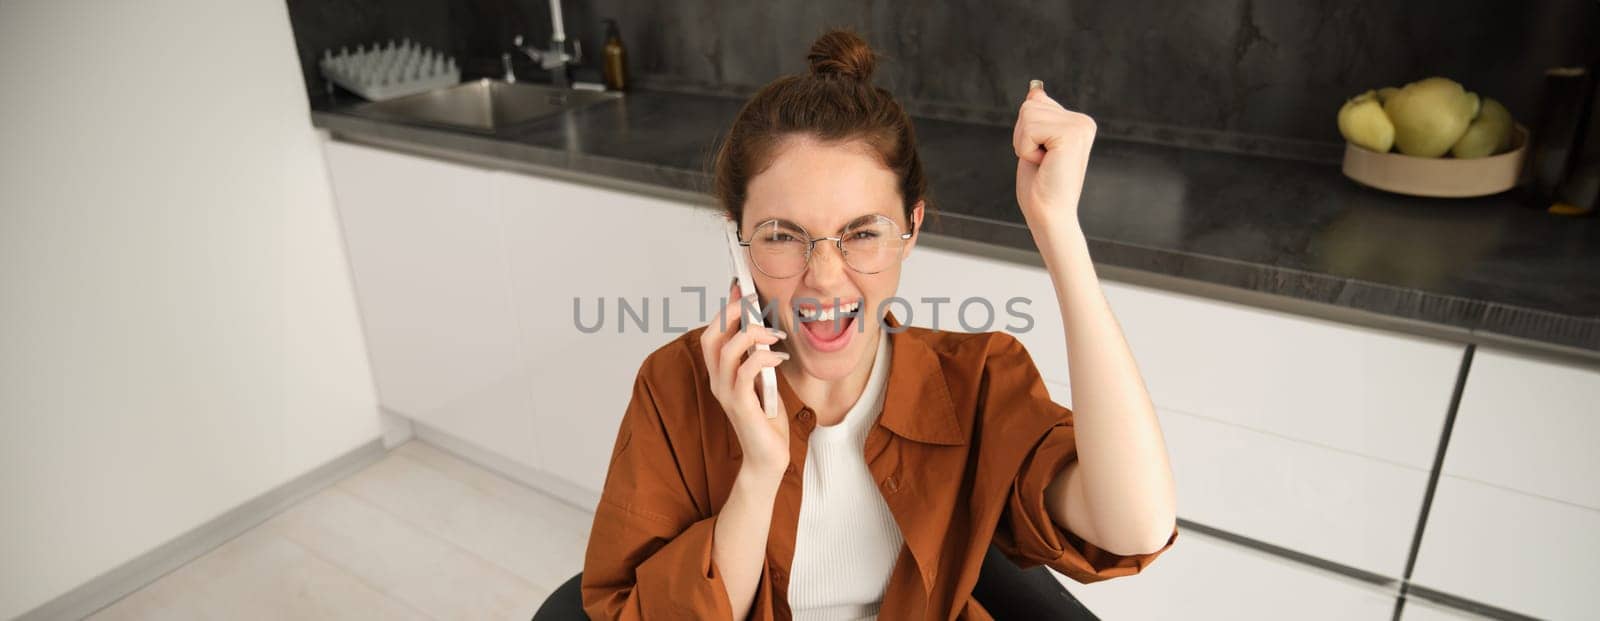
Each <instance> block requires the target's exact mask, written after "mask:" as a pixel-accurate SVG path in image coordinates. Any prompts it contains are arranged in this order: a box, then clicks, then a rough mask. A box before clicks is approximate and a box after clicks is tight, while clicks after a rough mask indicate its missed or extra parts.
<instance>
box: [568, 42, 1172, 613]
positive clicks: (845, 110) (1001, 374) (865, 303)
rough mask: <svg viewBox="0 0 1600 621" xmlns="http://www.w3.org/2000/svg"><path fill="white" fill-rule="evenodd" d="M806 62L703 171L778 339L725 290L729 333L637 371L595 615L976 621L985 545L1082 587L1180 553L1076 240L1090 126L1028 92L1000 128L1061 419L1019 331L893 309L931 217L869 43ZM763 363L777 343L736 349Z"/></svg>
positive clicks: (592, 562) (1141, 401)
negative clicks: (1066, 386)
mask: <svg viewBox="0 0 1600 621" xmlns="http://www.w3.org/2000/svg"><path fill="white" fill-rule="evenodd" d="M808 57H809V59H810V67H811V68H810V72H809V74H808V75H805V76H786V77H784V78H781V79H779V80H776V81H774V82H773V83H771V84H769V85H767V86H766V87H765V88H763V89H762V90H761V91H760V92H758V93H756V94H755V95H754V96H753V97H752V98H751V99H750V101H749V102H747V103H746V105H745V106H744V108H743V109H742V110H741V111H740V113H739V115H738V117H737V118H736V119H735V121H734V124H733V127H732V129H731V131H730V132H729V134H728V136H727V138H726V139H725V140H724V142H723V144H722V146H721V150H720V151H719V153H718V154H717V160H716V165H715V183H716V185H715V190H714V192H715V194H716V196H717V198H718V199H719V201H720V203H721V204H722V205H723V207H724V208H725V209H726V210H727V213H728V217H729V218H731V219H732V220H733V221H734V222H737V223H738V225H739V231H740V238H741V239H742V240H744V242H745V243H746V244H748V246H747V248H748V252H749V257H750V259H751V263H752V266H753V267H754V268H755V269H754V270H753V276H754V280H755V284H756V289H757V291H758V292H759V294H760V303H761V307H762V308H764V309H765V308H769V307H771V308H776V309H779V310H778V311H777V312H775V313H773V315H772V318H771V321H776V322H777V324H778V327H777V328H776V329H768V328H763V327H760V326H751V327H750V328H749V329H741V328H740V327H739V322H738V316H739V304H740V302H739V301H738V300H739V296H740V293H741V292H739V291H738V289H737V287H736V286H735V287H732V291H731V293H732V295H730V297H729V299H731V300H734V302H732V303H730V304H729V306H728V307H727V308H726V309H724V312H722V313H721V314H720V315H719V318H718V320H717V321H714V322H713V323H712V324H710V325H708V326H705V327H702V328H699V329H696V330H693V331H690V332H688V333H686V334H684V335H682V336H681V337H679V338H677V339H675V340H674V341H672V342H671V343H668V344H667V345H665V346H664V347H662V348H661V349H659V350H657V351H656V352H655V353H653V354H652V355H650V356H649V357H648V358H647V359H646V360H645V362H644V364H643V365H642V366H641V367H640V369H639V374H638V378H637V380H636V382H635V384H634V389H633V397H632V402H631V403H630V405H629V407H628V410H627V412H626V413H625V415H624V417H623V421H622V425H621V429H620V430H619V432H618V435H617V442H616V445H615V448H614V450H613V453H612V457H611V466H610V472H609V473H608V475H607V477H606V482H605V487H604V490H603V492H602V494H601V501H600V504H599V507H598V508H597V510H596V513H595V519H594V528H593V530H592V533H591V535H590V540H589V548H588V552H587V555H586V559H585V566H584V573H583V580H582V594H583V601H584V607H585V609H586V611H587V612H588V613H589V615H590V616H591V617H593V618H597V619H600V618H604V619H611V618H641V617H642V618H651V619H655V618H696V619H712V618H735V619H741V618H752V619H773V618H789V617H797V618H814V619H859V618H874V617H876V616H878V615H882V616H883V617H884V618H889V619H909V618H917V619H921V618H934V617H937V618H951V617H957V618H969V619H985V618H989V614H988V613H987V611H985V610H984V609H983V608H982V606H980V605H979V604H978V603H977V602H976V601H974V600H973V598H972V597H971V593H972V587H973V585H974V583H975V582H976V580H977V575H978V570H979V567H980V566H981V563H982V560H983V557H984V553H985V552H986V551H987V550H988V548H989V546H990V544H991V543H994V544H996V546H997V547H998V548H999V549H1000V550H1001V551H1003V552H1004V553H1005V554H1006V555H1007V556H1008V557H1010V558H1011V559H1013V560H1015V561H1016V562H1017V563H1018V564H1019V565H1021V566H1023V567H1028V566H1033V565H1038V564H1045V565H1049V566H1050V567H1052V568H1054V569H1056V570H1058V571H1060V572H1063V573H1065V574H1066V575H1068V576H1070V577H1072V578H1073V579H1075V580H1078V581H1080V582H1091V581H1095V580H1102V579H1106V578H1112V577H1117V576H1126V575H1131V574H1134V573H1138V572H1139V571H1140V570H1141V569H1143V568H1144V567H1145V566H1146V565H1148V564H1149V563H1150V562H1151V561H1152V560H1153V559H1154V558H1155V557H1156V556H1157V555H1159V554H1160V553H1162V552H1163V551H1165V550H1166V549H1168V548H1169V547H1170V546H1171V545H1172V543H1173V541H1174V539H1175V538H1176V536H1177V529H1176V526H1175V523H1176V521H1175V517H1174V515H1175V514H1174V508H1173V505H1174V492H1173V484H1172V475H1171V472H1170V469H1169V467H1168V463H1167V456H1166V449H1165V446H1164V444H1163V442H1162V438H1161V432H1160V428H1159V426H1158V424H1157V419H1156V416H1155V412H1154V408H1153V406H1152V404H1151V402H1150V398H1149V396H1148V394H1147V393H1146V391H1145V388H1144V386H1143V382H1142V380H1141V379H1140V377H1139V373H1138V369H1137V367H1136V366H1135V363H1134V360H1133V356H1132V355H1131V353H1130V352H1129V350H1128V346H1127V344H1126V342H1125V341H1124V339H1123V337H1122V334H1121V330H1120V328H1119V327H1118V326H1117V323H1116V320H1115V318H1114V317H1113V316H1112V314H1111V311H1110V308H1109V307H1108V306H1107V304H1106V301H1105V298H1104V295H1103V294H1102V292H1101V291H1100V288H1099V283H1098V280H1097V279H1096V276H1095V273H1094V268H1093V265H1092V264H1091V263H1090V260H1089V254H1088V248H1087V244H1086V242H1085V239H1084V236H1083V232H1082V230H1081V229H1080V228H1079V225H1078V218H1077V202H1078V197H1079V194H1080V192H1081V189H1082V185H1083V177H1084V171H1085V169H1086V167H1087V164H1088V157H1089V148H1090V145H1091V143H1092V142H1093V140H1094V134H1095V125H1094V122H1093V121H1092V120H1091V119H1089V117H1087V116H1084V115H1082V114H1078V113H1075V112H1070V111H1067V110H1066V109H1064V108H1062V107H1061V106H1060V105H1059V104H1057V103H1056V102H1055V101H1054V100H1052V99H1051V98H1050V97H1049V96H1048V95H1046V94H1045V92H1044V89H1043V86H1042V84H1038V83H1037V82H1035V83H1034V85H1033V86H1031V87H1030V91H1029V93H1028V95H1027V98H1026V100H1025V101H1024V102H1023V103H1022V106H1021V109H1020V113H1019V116H1018V120H1017V125H1016V128H1015V131H1014V132H1013V135H1012V143H1013V147H1014V148H1015V151H1016V154H1017V157H1018V162H1017V202H1018V203H1019V204H1020V205H1021V208H1022V213H1023V216H1024V217H1025V219H1026V221H1027V223H1028V227H1029V229H1030V230H1031V231H1032V232H1033V237H1034V241H1035V242H1036V243H1037V245H1038V247H1039V249H1040V252H1041V253H1042V254H1043V256H1044V259H1045V264H1046V266H1047V268H1048V270H1049V273H1050V277H1051V279H1052V280H1053V282H1054V284H1055V291H1056V296H1057V298H1058V301H1059V303H1060V308H1061V317H1062V321H1063V322H1064V324H1065V328H1066V334H1067V337H1068V339H1067V340H1068V343H1067V348H1068V349H1067V351H1068V357H1069V360H1070V365H1069V366H1070V373H1071V380H1072V386H1073V387H1074V393H1073V398H1074V405H1075V408H1076V412H1074V411H1071V410H1068V409H1067V408H1064V407H1062V406H1060V405H1057V404H1055V403H1053V402H1051V401H1050V398H1049V395H1048V394H1047V393H1046V391H1045V386H1044V383H1043V382H1042V380H1041V379H1040V375H1039V373H1038V371H1037V369H1036V368H1035V367H1034V364H1033V361H1032V359H1031V358H1030V357H1029V356H1028V354H1027V352H1026V351H1025V350H1024V349H1023V348H1022V346H1021V344H1020V343H1019V342H1018V341H1017V340H1016V339H1015V338H1014V337H1011V336H1010V335H1007V334H1004V333H1000V332H990V333H981V334H962V333H949V332H936V331H930V330H925V329H920V328H908V327H906V326H903V325H901V324H900V323H899V322H898V321H897V320H896V319H895V317H894V316H893V314H892V313H887V312H884V308H885V307H884V304H883V302H884V301H885V300H887V299H889V298H891V297H892V296H893V295H894V293H895V290H896V287H897V286H898V284H899V280H900V269H901V260H903V259H904V258H905V256H906V255H907V254H908V253H910V251H911V249H912V248H913V247H914V246H915V245H916V242H917V236H918V231H919V230H920V229H921V225H922V221H923V216H924V212H925V209H926V204H925V203H926V201H925V198H924V195H925V193H926V180H925V179H924V178H923V172H922V166H921V162H920V161H919V159H918V157H917V151H916V141H915V135H914V134H913V132H912V127H911V124H910V121H909V119H908V118H907V116H906V114H905V112H904V111H903V110H902V109H901V107H900V106H899V104H898V103H896V102H895V101H894V99H893V98H892V97H891V96H890V95H889V94H888V92H887V91H884V90H883V89H879V88H875V87H873V86H871V84H870V82H869V80H870V78H871V74H872V70H873V64H874V59H873V58H874V57H873V53H872V51H871V50H870V49H869V48H868V47H867V45H866V43H865V42H863V41H862V40H861V39H860V38H859V37H857V36H856V35H854V34H851V33H848V32H840V31H835V32H829V33H827V34H824V35H823V36H822V37H820V38H819V39H817V41H816V42H815V43H814V44H813V45H812V48H811V51H810V54H809V56H808ZM823 236H827V237H826V239H823V238H822V237H823ZM755 343H766V344H768V345H770V346H771V351H770V352H767V351H760V350H756V351H753V352H752V353H749V354H748V355H747V354H746V352H749V351H751V350H750V347H751V346H752V345H753V344H755ZM766 367H776V368H777V376H778V384H779V393H780V395H781V397H782V401H783V406H784V408H783V409H784V410H785V414H786V415H784V416H779V417H777V418H774V419H768V418H767V417H766V416H765V415H764V414H763V413H762V409H761V404H760V402H759V399H758V398H757V396H756V395H757V392H756V390H755V384H754V382H755V377H756V376H757V375H758V374H759V371H760V370H761V369H762V368H766ZM808 454H809V456H808ZM802 490H804V493H803V494H802Z"/></svg>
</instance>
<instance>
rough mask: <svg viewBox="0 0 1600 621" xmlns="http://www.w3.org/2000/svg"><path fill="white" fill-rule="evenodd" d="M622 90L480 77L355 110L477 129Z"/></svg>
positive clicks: (588, 102) (557, 111)
mask: <svg viewBox="0 0 1600 621" xmlns="http://www.w3.org/2000/svg"><path fill="white" fill-rule="evenodd" d="M620 97H622V94H621V93H614V92H597V91H579V90H572V89H564V88H554V87H550V86H544V85H540V84H525V83H520V82H517V83H512V82H501V81H499V80H487V79H484V80H478V81H476V82H463V83H461V84H458V85H456V86H452V87H449V88H441V89H438V90H433V91H428V92H426V93H418V94H416V95H409V96H406V97H400V98H396V99H389V100H385V101H374V102H371V103H366V104H361V105H360V106H357V107H356V108H355V110H354V111H355V112H356V113H357V114H360V115H363V116H370V117H375V118H381V119H387V120H398V121H415V122H422V123H435V124H440V125H448V126H451V127H459V128H465V129H471V130H477V131H487V132H493V131H495V130H496V129H498V128H501V127H507V126H510V125H517V124H520V123H526V122H529V121H533V120H535V119H540V118H544V117H547V116H552V115H556V114H560V113H562V112H564V111H567V110H575V109H578V108H582V107H585V106H590V105H594V104H597V103H600V102H604V101H612V100H615V99H617V98H620Z"/></svg>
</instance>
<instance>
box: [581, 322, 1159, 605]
mask: <svg viewBox="0 0 1600 621" xmlns="http://www.w3.org/2000/svg"><path fill="white" fill-rule="evenodd" d="M887 325H889V326H893V327H895V328H899V327H901V324H900V323H899V322H898V321H896V320H895V318H894V316H893V314H890V315H888V317H887ZM704 331H705V328H704V327H701V328H696V329H694V330H691V331H689V332H687V333H685V334H683V335H682V336H680V337H678V338H677V339H674V340H673V341H672V342H670V343H667V344H666V345H664V346H662V347H661V348H660V349H658V350H656V351H655V353H652V354H651V355H650V356H649V357H647V358H646V359H645V361H644V364H643V365H642V366H641V367H640V368H639V374H638V377H637V379H635V381H634V385H633V398H632V401H631V402H630V403H629V404H628V409H627V412H626V413H624V414H623V418H622V424H621V427H620V429H619V430H618V432H617V441H616V445H615V447H614V448H613V449H612V454H611V466H610V471H609V472H608V473H607V474H606V480H605V488H604V490H603V491H602V492H601V495H600V503H599V506H598V507H597V508H596V510H595V516H594V528H593V529H592V531H591V533H590V535H589V548H588V551H587V554H586V555H585V558H584V568H583V584H582V592H583V605H584V609H585V610H586V611H587V612H588V613H589V616H590V617H592V618H595V619H618V618H621V619H640V618H646V619H666V618H673V619H677V618H682V619H730V618H732V617H733V610H732V605H731V604H730V603H729V600H728V594H727V590H726V588H725V587H724V586H723V582H722V574H721V572H720V570H719V569H718V568H717V567H716V564H715V563H714V562H713V561H712V556H711V540H712V533H713V532H714V528H715V525H716V520H717V513H718V512H719V511H720V510H721V508H722V505H723V503H725V502H726V501H727V499H728V495H729V493H730V492H731V491H732V487H733V480H734V476H735V475H736V474H738V472H739V464H740V457H741V451H740V447H739V439H738V437H737V436H736V435H735V433H734V431H733V427H732V425H731V424H730V423H729V422H728V418H727V414H725V413H724V412H723V411H722V406H721V404H720V403H718V402H717V400H716V397H714V396H713V395H712V394H711V390H710V379H709V375H708V373H707V371H706V368H705V362H704V360H703V359H702V358H701V354H700V335H701V334H702V333H703V332H704ZM890 338H891V339H892V340H893V345H892V348H893V349H892V352H891V355H892V357H891V360H890V364H889V382H888V386H887V387H886V389H885V395H884V403H883V411H882V413H881V414H880V415H879V418H878V422H877V424H876V425H874V427H873V429H872V430H871V431H869V432H868V434H867V439H866V449H865V455H864V457H865V459H866V461H867V468H868V470H870V471H871V472H872V476H873V478H874V479H875V480H877V481H878V489H879V491H880V492H881V493H882V494H883V497H884V500H885V501H886V502H887V504H888V505H889V510H890V511H891V512H892V513H893V514H894V518H895V522H896V523H897V524H898V525H899V527H900V531H901V534H902V535H903V536H904V538H905V545H904V547H902V548H901V550H900V557H899V559H898V560H897V561H896V562H895V566H894V570H893V571H892V573H891V574H890V577H889V583H888V587H887V589H886V590H885V592H884V595H883V604H882V607H881V609H880V610H879V613H878V614H879V616H880V617H881V618H884V619H990V618H991V617H990V615H989V614H988V612H986V611H985V610H984V609H983V608H982V607H981V606H980V605H979V604H978V603H977V602H976V601H975V600H974V599H973V598H972V587H973V585H974V584H976V583H977V580H978V570H979V568H980V567H981V565H982V563H983V556H984V553H985V552H986V551H987V550H988V548H989V544H990V543H991V542H993V543H995V544H996V545H997V546H998V547H999V548H1000V550H1001V551H1002V552H1004V553H1005V554H1006V555H1007V556H1008V557H1010V558H1011V559H1012V560H1013V561H1015V562H1017V564H1018V565H1020V566H1022V567H1024V568H1026V567H1032V566H1035V565H1040V564H1044V565H1048V566H1050V567H1051V568H1054V569H1055V570H1056V571H1059V572H1061V573H1063V574H1066V575H1067V576H1069V577H1071V578H1072V579H1074V580H1077V581H1079V582H1084V583H1088V582H1095V581H1098V580H1104V579H1107V578H1115V577H1118V576H1129V575H1133V574H1136V573H1139V571H1140V570H1142V569H1144V568H1145V567H1146V566H1147V565H1149V564H1150V563H1151V561H1153V560H1154V559H1155V558H1156V557H1157V556H1159V555H1160V554H1161V553H1162V552H1165V551H1166V550H1168V549H1170V548H1171V547H1172V544H1173V542H1174V541H1175V540H1176V539H1177V535H1178V533H1177V529H1176V528H1174V530H1173V533H1172V535H1171V536H1170V537H1169V538H1168V539H1167V543H1166V545H1165V546H1163V547H1162V548H1161V549H1160V550H1157V551H1156V552H1153V553H1150V554H1143V555H1136V556H1119V555H1116V554H1112V553H1110V552H1107V551H1105V550H1101V549H1099V548H1097V547H1095V546H1094V545H1093V544H1090V543H1088V542H1086V541H1084V540H1082V539H1080V538H1078V537H1077V536H1076V535H1074V534H1073V533H1071V532H1069V531H1067V530H1066V529H1063V528H1061V527H1060V526H1058V525H1056V524H1055V522H1053V521H1052V520H1051V518H1050V515H1049V513H1048V512H1047V511H1046V509H1045V503H1044V489H1045V486H1046V485H1048V484H1049V483H1050V481H1051V480H1052V479H1054V478H1055V476H1056V475H1057V473H1059V472H1061V470H1062V469H1063V468H1065V467H1066V465H1067V464H1069V463H1071V462H1072V460H1074V459H1076V458H1077V449H1076V444H1075V442H1074V440H1073V429H1072V411H1071V410H1070V409H1068V408H1066V407H1063V406H1061V405H1059V404H1057V403H1055V402H1053V401H1051V400H1050V395H1049V394H1048V393H1047V392H1046V390H1045V385H1044V381H1043V380H1042V379H1041V378H1040V376H1039V372H1038V369H1037V368H1036V367H1035V366H1034V364H1033V359H1032V358H1030V357H1029V356H1028V353H1027V351H1026V350H1025V349H1024V348H1023V346H1022V344H1021V343H1020V342H1019V341H1017V339H1016V338H1015V337H1013V336H1011V335H1009V334H1005V333H1002V332H986V333H979V334H968V333H957V332H942V331H932V330H927V329H924V328H915V327H912V328H907V329H906V330H905V331H903V332H899V333H897V334H892V335H890ZM778 378H779V379H778V388H779V394H781V395H782V397H783V403H784V405H785V406H786V407H787V409H788V416H789V421H790V426H789V429H790V432H791V438H790V449H789V450H790V455H791V460H790V461H791V465H790V467H789V470H788V472H787V474H785V475H784V479H783V483H782V484H781V485H780V486H779V490H778V494H777V499H776V501H775V502H774V505H773V510H772V525H771V530H770V532H769V533H768V537H767V554H766V558H765V560H764V562H763V564H762V567H761V578H760V583H759V584H758V585H757V587H756V597H755V603H754V604H753V605H752V607H751V610H750V616H749V618H750V619H763V620H765V619H789V618H790V617H791V614H790V609H789V606H788V602H787V600H786V594H787V592H788V586H789V583H788V578H789V575H788V570H789V567H790V564H791V562H792V561H793V559H794V542H795V532H796V528H797V523H798V520H799V515H800V494H801V489H800V488H801V483H802V482H803V480H804V476H803V474H804V472H805V470H804V468H803V466H804V464H805V458H806V449H807V447H808V442H807V440H808V438H809V437H810V434H811V431H812V430H813V429H815V428H816V416H815V415H814V413H813V412H812V410H811V409H810V408H808V407H806V405H805V404H804V403H802V402H801V401H800V399H799V398H798V397H796V396H795V393H794V390H793V389H792V388H791V387H790V386H789V383H788V381H787V380H785V379H783V374H782V373H779V374H778Z"/></svg>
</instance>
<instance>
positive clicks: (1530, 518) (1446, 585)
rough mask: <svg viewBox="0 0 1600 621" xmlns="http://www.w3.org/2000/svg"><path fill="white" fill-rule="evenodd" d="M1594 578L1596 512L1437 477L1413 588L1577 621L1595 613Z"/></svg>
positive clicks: (1598, 537) (1598, 546)
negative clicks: (1415, 585)
mask: <svg viewBox="0 0 1600 621" xmlns="http://www.w3.org/2000/svg"><path fill="white" fill-rule="evenodd" d="M1590 440H1591V441H1592V440H1593V438H1592V437H1591V438H1590ZM1450 450H1451V451H1454V450H1455V447H1454V446H1453V445H1452V446H1451V448H1450ZM1597 579H1600V511H1596V510H1594V509H1590V508H1587V507H1580V506H1577V505H1574V504H1571V503H1568V502H1562V501H1559V500H1554V499H1550V498H1542V497H1538V496H1533V495H1530V494H1525V493H1521V492H1517V491H1513V490H1509V489H1505V488H1502V487H1496V486H1494V485H1489V484H1485V483H1481V482H1477V481H1471V480H1467V479H1463V478H1460V477H1456V476H1451V475H1445V476H1442V477H1440V479H1439V486H1438V489H1437V490H1436V491H1435V492H1434V497H1433V506H1432V509H1431V510H1430V511H1429V513H1428V523H1427V525H1426V527H1425V528H1424V530H1423V536H1422V547H1421V549H1420V550H1419V551H1418V553H1417V565H1416V568H1415V570H1414V571H1413V572H1412V575H1411V580H1412V582H1413V583H1416V584H1419V585H1422V586H1425V587H1428V588H1430V589H1433V590H1435V591H1441V592H1444V593H1448V594H1451V595H1455V596H1458V597H1463V598H1466V599H1469V600H1473V601H1478V602H1482V603H1485V604H1488V605H1490V606H1494V607H1497V608H1501V609H1505V610H1510V611H1513V612H1517V613H1521V614H1526V615H1531V616H1535V617H1540V618H1546V619H1581V618H1590V617H1593V616H1594V614H1595V610H1594V604H1595V585H1596V583H1597Z"/></svg>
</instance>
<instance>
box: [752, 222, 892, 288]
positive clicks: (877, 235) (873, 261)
mask: <svg viewBox="0 0 1600 621" xmlns="http://www.w3.org/2000/svg"><path fill="white" fill-rule="evenodd" d="M909 239H911V233H901V232H900V225H898V224H895V221H894V220H890V219H889V218H888V217H887V216H884V215H882V214H870V215H866V216H862V217H860V218H856V219H855V220H854V221H853V222H851V223H850V224H848V225H846V226H845V227H844V229H842V230H840V231H839V234H838V235H836V236H833V237H812V236H811V234H810V233H807V232H806V230H805V228H803V227H801V226H800V225H798V224H795V223H793V222H786V221H783V220H778V219H772V220H767V221H765V222H762V223H761V224H757V225H756V229H755V231H754V232H753V233H751V235H750V239H748V240H744V239H741V240H739V245H740V246H744V247H746V248H749V249H750V262H751V263H754V264H755V266H756V269H758V270H761V273H763V274H766V275H767V276H770V277H772V278H791V277H794V276H798V275H800V273H801V272H804V271H806V266H807V265H809V264H810V262H811V252H812V251H813V250H815V249H816V247H817V242H819V241H831V242H833V244H834V246H836V247H838V248H839V255H840V256H842V257H844V264H845V265H847V266H849V267H850V269H853V270H855V271H857V272H861V273H863V274H876V273H878V272H881V271H883V270H885V269H888V268H889V266H891V265H894V263H895V262H896V261H898V260H900V250H901V249H903V248H905V246H906V241H907V240H909Z"/></svg>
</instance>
